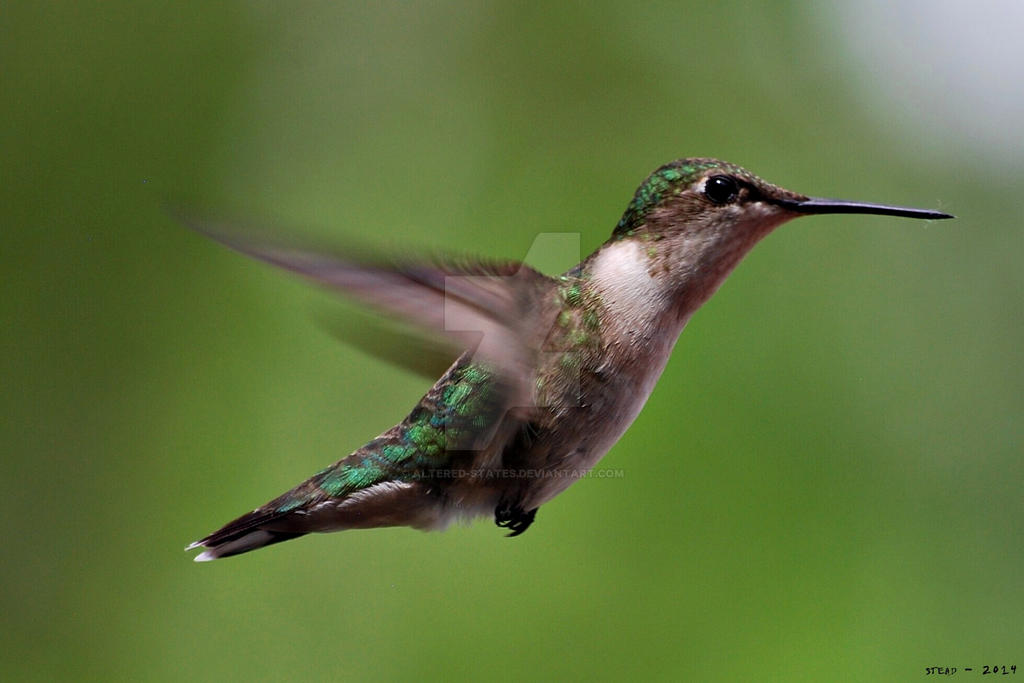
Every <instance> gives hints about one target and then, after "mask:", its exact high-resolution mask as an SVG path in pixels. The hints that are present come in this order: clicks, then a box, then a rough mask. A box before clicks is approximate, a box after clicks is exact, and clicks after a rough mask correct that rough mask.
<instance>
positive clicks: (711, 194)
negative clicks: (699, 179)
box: [704, 175, 740, 204]
mask: <svg viewBox="0 0 1024 683" xmlns="http://www.w3.org/2000/svg"><path fill="white" fill-rule="evenodd" d="M739 192H740V187H739V184H738V183H737V182H736V179H735V178H733V177H731V176H727V175H713V176H711V177H710V178H708V179H707V180H705V181H704V196H705V197H707V198H708V199H710V200H711V201H713V202H714V203H715V204H728V203H729V202H731V201H733V200H734V199H736V195H738V194H739Z"/></svg>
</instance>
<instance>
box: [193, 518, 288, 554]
mask: <svg viewBox="0 0 1024 683" xmlns="http://www.w3.org/2000/svg"><path fill="white" fill-rule="evenodd" d="M281 516H282V515H281V514H280V513H274V512H268V511H267V510H265V509H263V508H260V509H257V510H254V511H252V512H250V513H248V514H245V515H242V516H241V517H239V518H238V519H236V520H234V521H233V522H229V523H228V524H226V525H224V526H223V527H221V528H220V529H218V530H217V531H214V532H213V533H212V534H210V535H209V536H207V537H205V538H201V539H200V540H198V541H196V542H195V543H192V544H191V545H190V546H188V547H187V548H185V550H194V549H196V548H205V550H204V551H203V552H201V553H199V554H198V555H196V557H195V561H196V562H209V561H210V560H216V559H219V558H221V557H231V556H232V555H241V554H242V553H247V552H249V551H250V550H256V549H257V548H263V547H264V546H268V545H273V544H275V543H280V542H281V541H289V540H291V539H293V538H298V537H299V536H305V535H306V532H305V531H289V530H283V529H269V528H267V526H265V525H268V523H273V522H274V521H276V520H279V519H280V517H281Z"/></svg>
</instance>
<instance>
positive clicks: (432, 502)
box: [187, 158, 952, 561]
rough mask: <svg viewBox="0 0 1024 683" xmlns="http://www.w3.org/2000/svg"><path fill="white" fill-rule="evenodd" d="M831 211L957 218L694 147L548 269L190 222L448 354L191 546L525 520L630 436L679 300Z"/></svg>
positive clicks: (660, 365) (225, 548)
mask: <svg viewBox="0 0 1024 683" xmlns="http://www.w3.org/2000/svg"><path fill="white" fill-rule="evenodd" d="M828 213H860V214H877V215H883V216H900V217H906V218H921V219H944V218H952V216H951V215H949V214H946V213H942V212H939V211H932V210H928V209H915V208H907V207H899V206H889V205H885V204H873V203H865V202H857V201H846V200H839V199H823V198H817V197H808V196H805V195H802V194H798V193H796V192H791V191H789V190H786V189H783V188H781V187H778V186H776V185H772V184H770V183H767V182H765V181H763V180H761V179H760V178H758V177H757V176H755V175H753V174H752V173H750V172H749V171H746V170H745V169H743V168H740V167H739V166H735V165H733V164H730V163H726V162H724V161H719V160H717V159H710V158H691V159H680V160H677V161H673V162H671V163H668V164H665V165H664V166H661V167H660V168H658V169H657V170H655V171H654V172H653V173H651V175H650V176H648V177H647V179H646V180H644V182H643V183H642V184H641V185H640V187H639V188H638V189H637V190H636V193H635V194H634V195H633V198H632V200H631V201H630V202H629V204H628V206H627V207H626V210H625V212H624V213H623V215H622V218H621V219H619V222H618V223H617V224H616V225H615V228H614V230H613V231H612V234H611V237H610V238H609V239H608V240H607V241H606V242H604V244H602V245H601V246H600V247H599V248H598V249H597V250H596V251H595V252H594V253H592V254H591V255H590V256H588V257H587V258H585V259H584V260H583V261H582V262H581V263H579V264H578V265H576V266H575V267H573V268H571V269H569V270H568V271H567V272H565V273H564V274H562V275H560V276H557V277H550V276H547V275H544V274H542V273H540V272H538V271H536V270H534V269H533V268H531V267H530V266H528V265H526V264H523V263H520V262H517V261H481V260H471V259H437V260H434V261H426V262H423V261H421V262H416V261H412V260H408V261H406V260H392V261H385V262H375V261H372V260H359V259H355V258H351V257H349V256H346V255H344V254H336V253H331V252H330V251H329V250H320V249H309V248H301V247H295V246H291V245H284V246H282V245H280V244H275V243H270V242H267V241H261V240H254V239H252V238H249V237H245V236H239V235H238V234H237V233H234V232H231V231H225V230H221V229H218V228H210V227H209V226H208V225H204V224H197V223H195V222H192V221H187V222H190V223H191V225H192V227H194V228H196V229H197V230H199V231H200V232H203V233H205V234H207V235H208V236H210V237H212V238H214V239H215V240H218V241H220V242H222V243H224V244H225V245H226V246H228V247H230V248H232V249H235V250H237V251H239V252H241V253H243V254H246V255H248V256H251V257H254V258H256V259H259V260H262V261H264V262H266V263H269V264H272V265H275V266H278V267H281V268H284V269H286V270H289V271H292V272H294V273H297V274H299V275H301V276H304V277H306V278H308V279H310V280H312V281H314V282H316V283H319V284H320V285H323V286H325V287H327V288H330V289H334V290H337V291H339V292H341V293H344V294H346V295H348V296H351V297H353V298H355V299H356V300H358V301H361V302H362V303H364V304H367V305H369V306H371V307H375V308H377V309H380V310H381V311H383V312H386V313H388V314H391V315H393V316H396V317H398V318H401V319H403V320H406V321H411V322H412V323H414V324H415V325H417V326H419V327H420V328H421V329H424V330H426V331H429V332H431V333H433V334H436V335H439V336H443V337H444V338H445V339H446V343H448V344H450V345H451V346H452V348H454V349H455V350H456V353H458V357H457V358H456V360H455V361H454V363H452V364H451V366H450V367H449V368H448V369H447V371H446V372H444V374H443V375H442V376H441V378H440V379H438V380H437V382H436V383H435V384H434V385H433V386H432V387H431V388H430V390H429V391H427V393H426V395H425V396H423V398H422V399H421V400H420V401H419V403H417V404H416V406H415V407H414V408H413V409H412V411H411V412H410V413H409V414H408V415H407V416H406V417H405V418H404V419H403V420H402V421H401V422H399V423H398V424H396V425H395V426H393V427H391V428H390V429H388V430H386V431H385V432H384V433H382V434H380V435H379V436H377V437H376V438H374V439H373V440H371V441H370V442H369V443H367V444H366V445H364V446H362V447H361V448H358V449H356V450H355V451H353V452H352V453H351V454H350V455H348V456H347V457H345V458H343V459H341V460H340V461H338V462H336V463H335V464H333V465H331V466H329V467H327V468H325V469H323V470H321V471H319V472H317V473H316V474H314V475H313V476H312V477H311V478H309V479H307V480H306V481H304V482H302V483H301V484H299V485H298V486H296V487H295V488H293V489H291V490H290V491H287V492H286V493H283V494H281V495H280V496H278V497H277V498H274V499H273V500H271V501H270V502H268V503H266V504H264V505H261V506H260V507H258V508H256V509H255V510H253V511H252V512H248V513H246V514H244V515H242V516H241V517H239V518H237V519H235V520H233V521H231V522H228V523H227V524H226V525H224V526H223V527H221V528H220V529H218V530H217V531H214V532H213V533H211V534H209V535H208V536H205V537H203V538H201V539H199V540H198V541H195V542H194V543H192V544H191V545H189V546H188V548H187V550H191V549H195V548H201V549H202V552H201V553H200V554H199V555H197V556H196V557H195V558H194V559H195V560H196V561H207V560H214V559H217V558H221V557H229V556H232V555H238V554H241V553H245V552H248V551H250V550H255V549H257V548H261V547H263V546H268V545H272V544H275V543H280V542H281V541H287V540H290V539H293V538H298V537H299V536H303V535H306V534H309V533H312V532H329V531H341V530H345V529H365V528H373V527H388V526H409V527H413V528H416V529H422V530H432V529H443V528H444V527H445V526H447V525H448V524H449V523H450V522H451V521H452V520H455V519H472V518H475V517H479V516H490V515H493V518H494V521H495V523H496V524H497V525H498V526H499V527H503V528H505V529H507V530H508V535H509V536H518V535H520V534H522V533H523V532H524V531H526V530H527V529H528V528H529V527H530V525H531V524H532V523H533V521H534V519H535V517H536V515H537V510H538V508H540V507H541V506H542V505H544V504H545V503H547V502H548V501H549V500H551V499H552V498H554V497H555V496H557V495H558V494H559V493H561V492H562V491H564V490H565V489H566V488H567V487H568V486H570V485H571V484H572V483H573V482H575V481H577V480H578V479H580V478H583V477H585V476H586V474H587V472H588V471H589V470H590V469H591V468H593V467H594V465H595V464H596V463H597V462H598V461H599V460H600V459H601V458H602V457H603V456H604V455H605V453H607V452H608V450H609V449H610V448H611V447H612V446H613V445H614V444H615V443H616V442H617V441H618V440H619V438H620V437H621V436H622V435H623V433H624V432H625V430H626V429H627V428H628V427H629V425H630V424H631V423H632V422H633V420H634V419H635V418H636V416H637V415H638V414H639V412H640V410H641V408H643V406H644V404H645V403H646V401H647V398H648V396H649V395H650V394H651V392H652V390H653V389H654V385H655V384H656V382H657V381H658V378H659V377H660V375H661V373H662V370H664V368H665V364H666V362H667V361H668V358H669V356H670V354H671V352H672V348H673V347H674V346H675V343H676V340H677V339H678V338H679V335H680V333H681V332H682V330H683V328H684V327H685V326H686V323H687V322H688V321H689V319H690V317H691V316H692V315H693V313H694V312H695V311H696V310H697V309H698V308H700V306H701V305H702V304H703V303H704V302H705V301H707V300H708V298H710V297H711V295H712V294H714V293H715V291H716V290H717V289H718V288H719V286H721V284H722V282H723V281H724V280H725V278H726V277H727V276H728V275H729V273H730V272H731V271H732V270H733V268H735V267H736V265H737V264H738V263H739V262H740V260H741V259H742V258H743V257H744V256H745V255H746V254H747V252H749V251H750V250H751V248H753V246H754V245H755V244H757V243H758V242H759V241H760V240H761V239H763V238H764V237H765V236H767V235H768V234H769V233H770V232H772V231H773V230H774V229H775V228H777V227H778V226H780V225H781V224H783V223H785V222H787V221H789V220H791V219H794V218H798V217H800V216H806V215H811V214H828ZM453 355H454V354H453Z"/></svg>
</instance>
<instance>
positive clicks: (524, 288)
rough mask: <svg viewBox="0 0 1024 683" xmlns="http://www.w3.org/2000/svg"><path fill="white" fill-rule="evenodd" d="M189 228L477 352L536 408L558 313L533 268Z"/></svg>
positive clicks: (522, 401) (521, 400) (215, 227)
mask: <svg viewBox="0 0 1024 683" xmlns="http://www.w3.org/2000/svg"><path fill="white" fill-rule="evenodd" d="M183 220H184V221H185V222H186V223H187V224H188V225H189V226H190V227H192V228H193V229H195V230H196V231H197V232H200V233H202V234H204V235H206V236H208V237H210V238H211V239H214V240H216V241H218V242H220V243H222V244H224V245H225V246H227V247H229V248H231V249H233V250H235V251H238V252H240V253H242V254H245V255H247V256H250V257H252V258H255V259H258V260H260V261H263V262H265V263H269V264H271V265H275V266H277V267H279V268H283V269H285V270H289V271H291V272H294V273H297V274H299V275H302V276H303V277H306V278H308V279H310V280H312V281H314V282H316V283H318V284H320V285H323V286H326V287H328V288H331V289H334V290H338V291H340V292H342V293H344V294H345V295H347V296H350V297H352V298H354V299H356V300H359V301H361V302H362V303H364V304H367V305H369V306H372V307H374V308H376V309H378V310H381V311H383V312H385V313H388V314H390V315H392V316H395V317H398V318H401V319H403V320H406V321H409V322H412V323H414V324H415V325H417V326H419V327H421V328H423V329H425V330H426V331H428V332H430V333H432V334H438V335H441V336H442V337H443V338H445V339H446V340H447V341H448V342H449V343H450V344H451V345H452V346H454V347H456V348H458V349H460V350H462V349H470V350H472V351H473V353H474V358H476V359H478V360H480V361H484V362H486V363H488V364H490V365H492V366H493V367H494V368H497V369H499V371H500V373H501V374H502V375H503V377H504V379H505V380H506V385H507V386H506V388H507V389H508V390H509V391H511V392H512V394H513V395H512V396H510V400H511V401H512V402H513V403H518V404H519V405H528V404H529V403H530V401H531V398H532V386H528V384H532V383H531V382H524V380H525V379H526V378H527V377H528V376H529V374H530V370H531V368H533V367H535V363H534V361H535V358H536V354H537V350H538V348H539V346H540V344H541V342H542V341H543V336H544V333H546V332H547V330H548V329H550V326H551V323H553V321H554V316H555V312H556V311H555V310H554V309H553V308H551V307H549V306H545V305H543V304H544V293H545V292H546V291H548V290H551V289H553V286H554V281H553V280H552V278H549V277H548V276H546V275H543V274H542V273H539V272H538V271H536V270H534V269H533V268H531V267H530V266H528V265H526V264H523V263H521V262H518V261H481V260H468V259H453V258H438V259H436V260H435V261H434V262H433V263H417V262H412V261H391V262H389V261H386V260H383V259H356V258H351V257H348V256H345V255H342V254H336V253H333V252H332V251H330V250H327V249H320V248H305V247H299V246H293V245H285V244H281V243H274V242H272V241H270V240H262V239H258V238H254V237H252V236H249V235H243V234H242V233H240V232H239V231H237V230H235V229H232V228H231V227H230V226H227V225H223V224H214V223H206V222H201V221H196V220H192V219H189V218H183ZM545 317H550V318H551V320H544V319H543V318H545Z"/></svg>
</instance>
